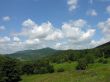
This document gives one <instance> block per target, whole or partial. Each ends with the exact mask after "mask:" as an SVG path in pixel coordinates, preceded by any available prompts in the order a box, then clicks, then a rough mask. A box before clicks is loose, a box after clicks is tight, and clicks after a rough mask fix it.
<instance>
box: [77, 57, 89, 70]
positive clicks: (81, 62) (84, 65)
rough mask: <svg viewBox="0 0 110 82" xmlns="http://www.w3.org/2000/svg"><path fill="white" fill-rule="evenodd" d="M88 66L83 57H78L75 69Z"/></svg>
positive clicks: (82, 68) (83, 68)
mask: <svg viewBox="0 0 110 82" xmlns="http://www.w3.org/2000/svg"><path fill="white" fill-rule="evenodd" d="M87 66H88V63H87V61H86V59H85V58H82V59H79V60H78V64H77V66H76V69H77V70H85V69H86V68H87Z"/></svg>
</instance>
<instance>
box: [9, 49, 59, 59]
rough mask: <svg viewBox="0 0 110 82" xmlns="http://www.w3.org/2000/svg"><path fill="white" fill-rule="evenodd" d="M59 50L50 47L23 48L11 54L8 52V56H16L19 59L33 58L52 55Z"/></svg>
mask: <svg viewBox="0 0 110 82" xmlns="http://www.w3.org/2000/svg"><path fill="white" fill-rule="evenodd" d="M58 51H59V50H55V49H51V48H43V49H37V50H24V51H19V52H16V53H13V54H8V56H10V57H13V58H18V59H21V60H35V59H39V58H42V57H46V56H49V55H53V54H55V53H56V52H58Z"/></svg>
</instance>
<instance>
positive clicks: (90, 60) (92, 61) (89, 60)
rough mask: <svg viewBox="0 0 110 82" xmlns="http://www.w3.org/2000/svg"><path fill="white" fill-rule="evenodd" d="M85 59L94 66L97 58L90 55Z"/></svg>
mask: <svg viewBox="0 0 110 82" xmlns="http://www.w3.org/2000/svg"><path fill="white" fill-rule="evenodd" d="M85 58H86V61H87V63H88V64H92V63H94V62H95V57H94V56H93V54H88V55H87V56H86V57H85Z"/></svg>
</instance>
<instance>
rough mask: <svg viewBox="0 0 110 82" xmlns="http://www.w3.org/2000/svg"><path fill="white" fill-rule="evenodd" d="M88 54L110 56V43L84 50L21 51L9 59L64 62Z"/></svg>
mask: <svg viewBox="0 0 110 82" xmlns="http://www.w3.org/2000/svg"><path fill="white" fill-rule="evenodd" d="M86 54H91V55H92V54H94V55H96V56H102V55H103V54H105V56H110V42H107V43H105V44H102V45H100V46H98V47H96V48H93V49H84V50H55V49H51V48H43V49H38V50H25V51H19V52H16V53H13V54H8V56H9V57H12V58H17V59H20V60H36V59H41V58H44V59H49V60H52V61H59V62H63V61H66V60H68V58H70V59H71V58H72V57H74V59H76V58H79V57H77V56H80V57H81V56H82V57H83V56H85V55H86Z"/></svg>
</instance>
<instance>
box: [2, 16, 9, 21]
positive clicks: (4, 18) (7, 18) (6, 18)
mask: <svg viewBox="0 0 110 82" xmlns="http://www.w3.org/2000/svg"><path fill="white" fill-rule="evenodd" d="M10 20H11V17H10V16H4V17H3V21H10Z"/></svg>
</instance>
